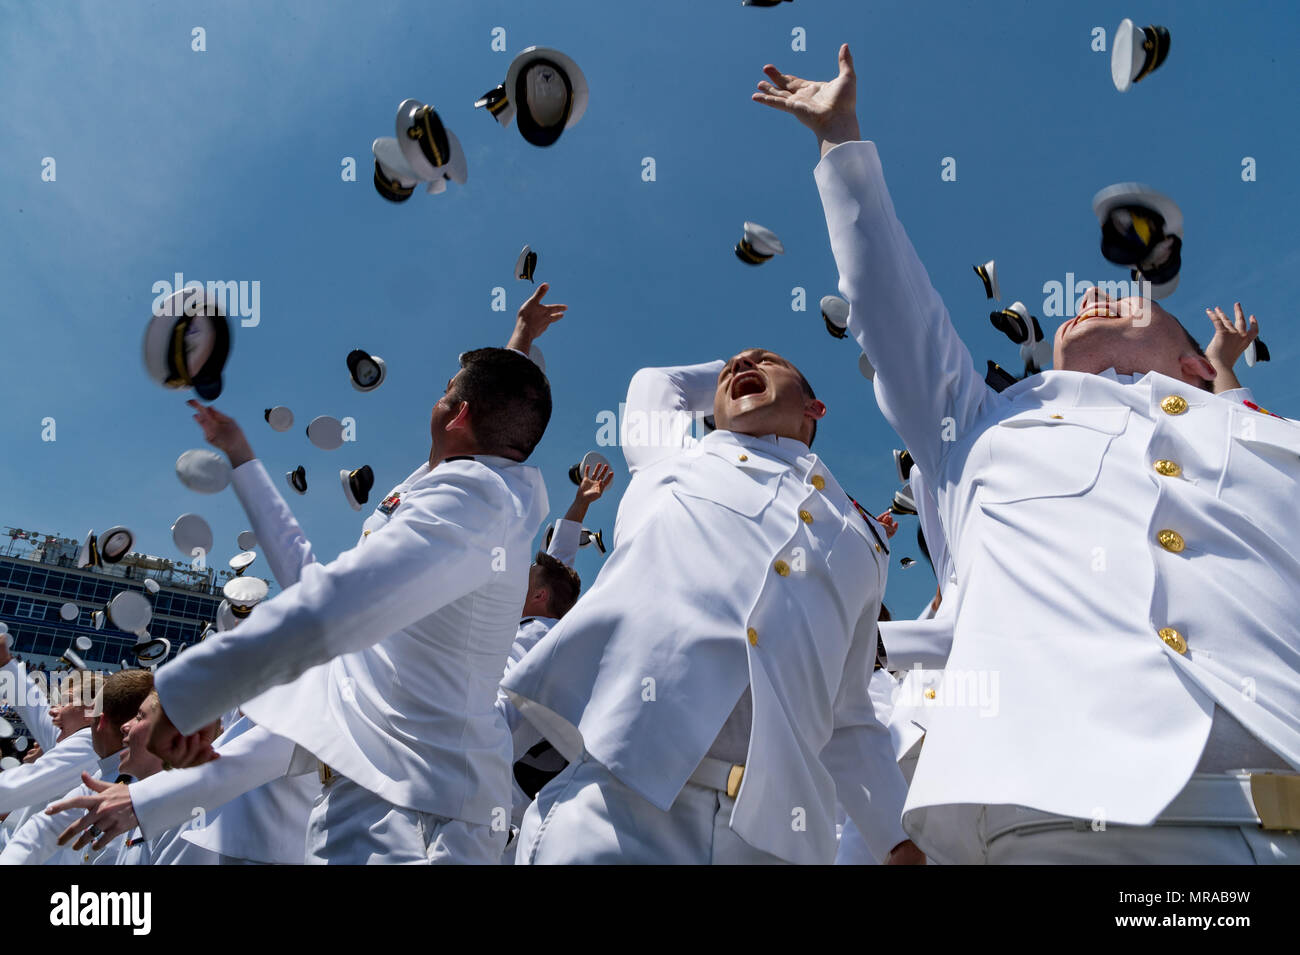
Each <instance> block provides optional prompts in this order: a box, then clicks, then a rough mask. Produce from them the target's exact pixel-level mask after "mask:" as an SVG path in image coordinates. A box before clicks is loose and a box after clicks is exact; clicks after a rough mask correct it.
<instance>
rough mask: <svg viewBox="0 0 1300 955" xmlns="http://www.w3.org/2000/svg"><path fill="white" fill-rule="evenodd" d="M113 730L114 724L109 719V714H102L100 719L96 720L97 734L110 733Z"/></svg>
mask: <svg viewBox="0 0 1300 955" xmlns="http://www.w3.org/2000/svg"><path fill="white" fill-rule="evenodd" d="M112 729H113V724H112V722H111V721H110V720H109V718H108V714H107V713H100V714H99V719H97V720H95V732H97V733H108V732H111V731H112Z"/></svg>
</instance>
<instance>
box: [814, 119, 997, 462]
mask: <svg viewBox="0 0 1300 955" xmlns="http://www.w3.org/2000/svg"><path fill="white" fill-rule="evenodd" d="M814 176H815V178H816V180H817V186H818V189H819V191H820V193H821V199H822V208H823V210H824V212H825V214H826V225H827V228H828V230H829V232H830V239H831V250H832V252H833V253H834V255H835V264H836V266H837V267H838V268H839V273H840V284H839V289H840V294H841V295H843V296H844V297H845V298H846V299H847V300H848V302H849V326H848V327H849V331H850V332H851V333H852V335H853V337H854V338H855V339H857V342H858V344H859V345H860V346H861V347H862V350H863V352H865V353H866V356H867V359H868V360H869V361H870V362H871V364H872V365H873V366H874V367H875V369H876V379H875V388H876V402H877V403H878V404H879V406H880V410H881V412H882V413H883V414H884V416H885V418H886V420H888V421H889V424H890V425H891V426H892V427H893V429H894V430H895V431H897V432H898V434H899V436H900V437H901V438H902V439H903V441H904V443H905V444H906V446H907V449H908V450H909V451H911V452H912V457H913V458H914V459H915V460H916V462H917V463H918V464H919V465H921V467H922V468H923V469H924V470H925V472H926V474H927V475H929V476H931V477H932V478H933V477H936V476H939V475H942V474H943V473H944V468H943V462H944V458H945V456H946V455H947V453H948V451H949V450H950V449H951V448H953V447H954V445H955V444H956V441H955V440H954V438H956V439H960V438H962V437H963V436H964V435H965V434H966V433H967V431H968V430H969V428H970V426H971V424H972V423H973V422H974V421H975V420H977V419H978V418H979V417H980V416H981V414H982V412H983V410H984V409H985V407H986V406H987V403H988V402H996V401H1006V400H1007V399H1004V398H1001V397H1000V396H998V395H997V394H996V393H995V392H994V391H993V390H992V389H991V388H989V387H988V386H987V385H985V383H984V379H983V377H982V376H981V375H979V374H977V373H976V370H975V366H974V363H973V362H972V361H971V356H970V352H969V351H967V349H966V346H965V345H964V344H963V343H962V341H961V339H960V338H959V337H958V335H957V332H956V330H955V329H954V328H953V327H952V321H951V320H950V319H949V317H948V310H947V309H946V308H945V307H944V304H943V300H942V299H940V298H939V293H938V292H936V291H935V290H934V288H933V287H932V286H931V285H930V278H929V276H928V275H927V274H926V271H925V267H924V266H923V265H922V264H921V261H920V259H919V258H918V257H917V255H916V250H915V249H913V248H912V243H911V242H910V241H909V240H908V238H907V233H906V232H905V231H904V230H903V225H902V223H901V222H899V221H898V218H897V216H896V215H895V214H894V204H893V202H892V200H891V199H890V197H889V190H888V189H887V188H886V187H885V178H884V173H883V172H882V170H881V168H880V159H879V157H878V156H877V154H876V147H875V145H874V144H873V143H869V142H858V143H841V144H840V145H838V146H836V147H835V148H834V149H832V150H831V151H830V152H828V153H827V154H826V155H825V156H824V157H823V158H822V160H821V162H819V163H818V164H817V169H816V171H815V173H814Z"/></svg>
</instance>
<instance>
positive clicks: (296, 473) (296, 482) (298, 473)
mask: <svg viewBox="0 0 1300 955" xmlns="http://www.w3.org/2000/svg"><path fill="white" fill-rule="evenodd" d="M284 479H285V480H286V481H288V482H289V487H291V488H293V489H294V490H295V491H296V492H297V493H299V494H306V493H307V469H306V468H305V467H303V466H302V465H301V464H300V465H298V466H297V467H296V468H294V469H293V470H292V471H285V472H284Z"/></svg>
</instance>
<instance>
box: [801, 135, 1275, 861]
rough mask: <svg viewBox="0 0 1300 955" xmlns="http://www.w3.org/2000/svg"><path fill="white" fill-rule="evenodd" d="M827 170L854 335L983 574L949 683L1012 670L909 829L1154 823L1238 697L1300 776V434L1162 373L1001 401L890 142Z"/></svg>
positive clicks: (1249, 718)
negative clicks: (1006, 809)
mask: <svg viewBox="0 0 1300 955" xmlns="http://www.w3.org/2000/svg"><path fill="white" fill-rule="evenodd" d="M816 179H817V184H818V187H819V189H820V191H821V197H822V204H823V207H824V210H825V213H826V220H827V224H828V226H829V230H830V237H831V247H832V249H833V251H834V254H835V261H836V264H837V265H838V267H839V272H840V285H839V288H840V292H841V294H842V295H844V296H845V297H846V298H847V299H848V301H849V303H850V308H851V311H850V315H849V330H850V331H851V332H852V333H853V335H854V336H855V338H856V339H857V340H858V342H859V344H860V345H861V346H862V349H863V351H864V352H865V353H866V355H867V357H868V359H869V360H870V361H871V363H872V364H873V365H874V366H875V368H876V369H877V372H876V379H875V387H876V397H877V401H878V403H879V405H880V409H881V411H882V412H883V413H884V415H885V417H886V418H887V419H888V420H889V422H890V423H891V424H892V425H893V427H894V428H895V429H896V430H897V431H898V433H899V435H901V436H902V438H903V440H904V441H905V442H906V443H907V447H908V449H909V450H911V452H912V455H913V457H914V458H915V460H916V462H917V463H918V464H919V465H920V466H921V467H922V468H923V469H924V471H925V474H926V475H927V477H930V478H932V479H933V486H934V492H935V497H936V499H937V501H938V504H939V510H940V514H941V516H942V521H943V526H944V529H945V531H946V534H947V538H948V544H949V547H950V548H951V551H952V558H953V563H954V566H955V568H956V576H957V579H958V580H959V581H960V582H961V586H960V589H959V603H960V605H959V606H958V607H956V608H955V609H956V621H955V626H954V639H953V647H952V653H951V655H950V657H949V659H948V667H947V670H946V676H945V680H946V681H947V680H950V679H951V678H952V674H953V673H954V672H955V671H960V672H962V673H979V672H996V673H998V674H999V677H1000V705H999V707H998V715H997V717H995V718H981V715H980V711H979V708H977V707H970V706H966V707H958V706H945V707H940V708H936V709H934V710H933V711H932V712H931V713H930V714H929V716H930V724H929V727H928V733H927V736H926V741H925V748H924V751H923V753H922V756H921V761H920V765H919V767H918V769H917V772H916V776H915V778H914V779H913V782H912V788H911V792H910V795H909V798H908V803H907V816H906V820H905V825H906V827H907V829H908V831H909V832H910V833H912V834H914V835H916V834H917V833H918V832H921V831H923V830H924V827H925V822H926V815H927V813H929V812H932V811H936V809H937V807H953V806H957V805H960V804H975V805H980V804H986V805H994V804H1018V805H1021V806H1028V807H1033V808H1037V809H1041V810H1045V811H1048V812H1053V813H1058V814H1061V815H1067V816H1073V817H1080V818H1090V817H1093V816H1094V814H1095V813H1096V812H1098V810H1100V811H1102V812H1103V813H1104V814H1105V818H1106V819H1107V820H1108V821H1110V822H1114V823H1125V824H1133V825H1147V824H1150V823H1151V822H1152V821H1153V820H1154V819H1155V818H1156V817H1157V815H1158V814H1159V813H1160V812H1161V810H1162V809H1163V808H1164V807H1165V806H1166V805H1167V804H1168V803H1169V802H1170V801H1171V800H1172V799H1173V797H1174V796H1175V794H1177V793H1178V792H1179V790H1180V789H1182V787H1183V786H1184V784H1185V783H1186V782H1187V780H1188V779H1189V777H1190V776H1191V775H1192V772H1193V769H1194V767H1195V766H1196V765H1197V760H1198V757H1199V756H1200V754H1201V751H1202V748H1203V747H1204V745H1205V741H1206V738H1207V736H1208V735H1209V733H1210V726H1211V716H1212V713H1213V712H1214V707H1215V705H1216V703H1217V705H1218V706H1220V707H1222V708H1223V709H1224V710H1226V711H1227V712H1228V713H1229V714H1231V715H1232V716H1233V717H1235V718H1236V719H1237V720H1239V721H1240V722H1241V723H1242V724H1243V725H1244V726H1245V727H1246V728H1247V729H1248V730H1249V731H1250V733H1251V734H1253V735H1254V736H1256V737H1257V738H1258V739H1259V740H1261V741H1262V742H1263V743H1264V744H1266V745H1267V746H1268V747H1269V748H1270V749H1272V750H1273V751H1274V752H1275V753H1277V754H1279V755H1280V756H1281V757H1283V758H1284V759H1285V761H1286V762H1287V763H1289V764H1290V765H1291V766H1293V767H1300V522H1298V521H1297V520H1296V517H1295V502H1296V500H1297V499H1300V426H1297V425H1296V424H1294V423H1292V422H1289V421H1283V420H1281V419H1278V418H1274V417H1270V416H1268V415H1265V414H1261V413H1258V412H1256V411H1253V410H1251V409H1249V408H1247V407H1246V406H1244V405H1242V404H1240V403H1237V402H1233V401H1230V400H1226V399H1224V398H1221V397H1216V396H1213V395H1211V394H1209V393H1207V392H1204V391H1201V390H1198V389H1196V388H1194V387H1192V386H1190V385H1187V384H1184V383H1183V382H1181V381H1176V380H1174V379H1171V378H1168V377H1165V376H1163V375H1160V374H1156V373H1149V374H1146V375H1143V376H1141V377H1139V378H1137V379H1136V380H1127V381H1126V380H1122V379H1121V378H1120V377H1118V376H1116V375H1115V374H1114V373H1113V372H1110V373H1107V374H1101V375H1091V374H1082V373H1078V372H1070V371H1047V372H1044V373H1043V374H1041V375H1036V376H1034V377H1031V378H1029V379H1027V380H1025V381H1022V382H1019V383H1017V384H1015V385H1013V386H1011V387H1010V388H1008V389H1007V390H1006V391H1004V392H1002V393H1001V394H996V393H994V392H993V391H991V390H990V389H989V388H988V387H986V386H985V384H984V382H983V381H982V380H981V378H980V376H979V375H978V374H977V373H976V371H975V368H974V366H973V364H972V361H971V357H970V354H969V353H968V352H967V350H966V348H965V346H964V345H963V344H962V343H961V341H960V339H959V338H958V336H957V334H956V332H955V331H954V329H953V327H952V324H951V322H950V320H949V318H948V314H947V311H946V309H945V308H944V305H943V302H942V301H941V300H940V298H939V295H938V293H936V292H935V291H934V289H933V288H932V287H931V285H930V282H929V279H928V277H927V275H926V272H925V269H924V267H923V266H922V265H921V262H920V261H919V259H918V258H917V255H916V253H915V251H914V250H913V248H912V246H911V243H910V242H909V241H908V238H907V236H906V234H905V233H904V231H903V227H902V225H901V224H900V223H899V221H898V219H897V217H896V216H895V214H894V208H893V203H892V202H891V200H890V197H889V193H888V191H887V190H886V188H885V182H884V177H883V174H882V172H881V167H880V161H879V159H878V157H877V155H876V149H875V146H874V145H873V144H871V143H845V144H843V145H840V146H838V147H836V148H835V149H833V150H831V151H830V152H829V153H828V154H827V155H826V156H825V157H824V158H823V159H822V161H821V162H820V164H819V165H818V167H817V170H816ZM946 439H947V440H946ZM1170 532H1173V533H1172V534H1171V533H1170ZM945 603H947V601H946V600H945ZM1009 607H1014V608H1015V613H1008V612H1007V608H1009ZM918 842H920V843H921V844H922V847H923V848H925V842H924V840H922V839H920V838H918Z"/></svg>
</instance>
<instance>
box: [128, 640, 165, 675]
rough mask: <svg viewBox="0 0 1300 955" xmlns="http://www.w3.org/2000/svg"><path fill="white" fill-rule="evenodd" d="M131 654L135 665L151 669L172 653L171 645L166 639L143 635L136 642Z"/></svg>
mask: <svg viewBox="0 0 1300 955" xmlns="http://www.w3.org/2000/svg"><path fill="white" fill-rule="evenodd" d="M132 652H133V653H134V654H135V659H136V662H137V663H139V664H140V665H141V666H142V667H146V668H152V667H155V666H157V665H158V664H159V663H162V661H163V660H165V659H167V654H169V653H171V652H172V644H171V641H170V640H168V639H167V638H166V637H153V636H150V635H149V634H148V633H145V634H143V635H142V636H141V638H140V639H139V640H137V641H136V643H135V647H134V648H132Z"/></svg>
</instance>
